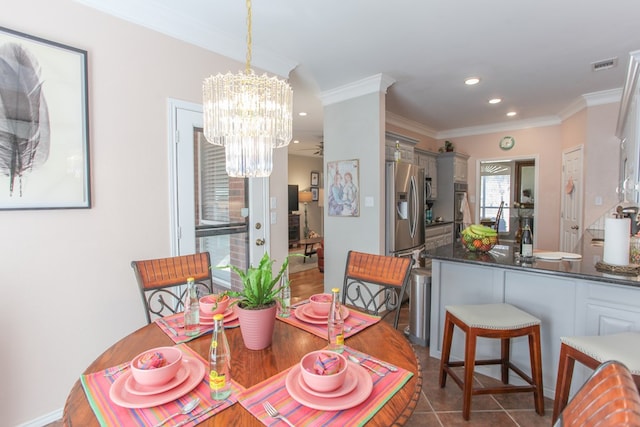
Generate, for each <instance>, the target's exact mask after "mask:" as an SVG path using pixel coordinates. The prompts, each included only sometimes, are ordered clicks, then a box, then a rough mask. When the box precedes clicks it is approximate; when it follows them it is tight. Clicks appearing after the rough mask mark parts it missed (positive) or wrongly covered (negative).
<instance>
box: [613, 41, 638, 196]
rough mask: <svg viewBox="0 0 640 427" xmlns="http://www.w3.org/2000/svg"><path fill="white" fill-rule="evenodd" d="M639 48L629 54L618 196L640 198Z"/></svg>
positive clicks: (622, 107)
mask: <svg viewBox="0 0 640 427" xmlns="http://www.w3.org/2000/svg"><path fill="white" fill-rule="evenodd" d="M638 80H640V50H637V51H634V52H631V53H630V54H629V72H628V73H627V81H626V82H625V84H624V89H623V92H622V100H621V102H620V113H619V114H618V124H617V127H616V136H617V137H618V138H619V139H620V172H619V181H618V188H624V189H625V191H624V192H620V194H619V195H618V197H619V198H620V201H622V200H623V199H627V200H630V201H634V202H640V196H639V195H640V192H639V191H638V190H636V189H635V185H634V184H635V183H637V182H638V180H639V179H640V170H638V169H639V168H638V166H639V163H640V85H639V84H638Z"/></svg>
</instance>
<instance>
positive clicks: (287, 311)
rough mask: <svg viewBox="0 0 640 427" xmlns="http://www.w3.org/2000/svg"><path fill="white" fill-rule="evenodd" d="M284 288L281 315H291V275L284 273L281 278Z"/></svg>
mask: <svg viewBox="0 0 640 427" xmlns="http://www.w3.org/2000/svg"><path fill="white" fill-rule="evenodd" d="M280 283H281V285H282V290H281V291H280V317H289V316H290V315H291V286H289V285H290V282H289V277H287V274H286V273H284V274H283V275H282V278H281V279H280Z"/></svg>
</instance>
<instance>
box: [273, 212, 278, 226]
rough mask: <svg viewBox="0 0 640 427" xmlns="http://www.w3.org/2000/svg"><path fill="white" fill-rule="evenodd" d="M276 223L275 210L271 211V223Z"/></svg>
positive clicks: (276, 215)
mask: <svg viewBox="0 0 640 427" xmlns="http://www.w3.org/2000/svg"><path fill="white" fill-rule="evenodd" d="M277 223H278V214H277V213H276V212H271V224H277Z"/></svg>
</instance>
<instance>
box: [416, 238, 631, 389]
mask: <svg viewBox="0 0 640 427" xmlns="http://www.w3.org/2000/svg"><path fill="white" fill-rule="evenodd" d="M575 252H576V253H580V255H582V259H578V260H565V259H563V260H560V261H545V260H540V259H536V260H534V261H533V262H531V263H521V262H520V260H519V259H518V257H517V256H516V254H515V251H514V250H513V247H511V246H506V245H504V246H500V245H498V246H496V247H494V248H493V249H492V250H491V252H489V253H486V254H483V253H473V252H469V251H467V250H466V249H465V248H464V247H462V245H460V244H459V243H454V244H451V245H447V246H443V247H440V248H437V249H434V250H430V251H427V257H429V258H431V259H432V277H431V331H430V332H431V346H430V354H431V356H433V357H436V358H440V355H441V350H442V334H443V325H444V315H445V306H447V305H452V304H489V303H508V304H512V305H514V306H516V307H518V308H520V309H522V310H525V311H527V312H528V313H530V314H532V315H534V316H536V317H538V318H539V319H540V320H541V321H542V370H543V382H544V389H545V396H547V397H549V398H553V396H554V393H555V383H556V376H557V369H558V357H559V355H560V337H561V336H573V335H606V334H612V333H616V332H622V331H629V330H636V331H638V330H640V282H639V281H638V280H639V279H638V277H637V276H623V275H615V274H611V273H607V272H601V271H598V270H597V269H596V268H595V265H596V263H597V262H598V261H600V260H601V258H602V246H598V245H593V244H591V239H588V240H585V241H584V242H581V243H580V245H579V247H578V249H577V250H576V251H575ZM454 335H455V336H454V341H453V347H452V352H451V355H452V358H455V359H458V360H462V359H463V356H464V342H463V334H462V333H461V332H460V331H459V330H456V332H455V334H454ZM499 352H500V347H499V340H479V341H478V348H477V357H478V358H491V357H495V355H498V354H499ZM511 355H512V360H513V361H514V363H515V364H516V365H517V366H519V367H520V368H521V369H523V370H524V371H525V372H527V373H530V368H529V348H528V343H527V341H526V340H525V339H516V340H513V341H512V349H511ZM578 365H579V364H576V371H575V374H574V387H573V388H572V392H575V390H576V387H577V386H579V385H580V384H582V383H583V382H584V381H585V380H586V377H587V376H588V375H589V373H590V371H589V370H587V369H586V368H582V367H578ZM476 369H477V370H478V371H479V372H482V373H484V374H487V375H490V376H492V377H494V378H499V377H500V376H499V375H500V374H499V370H498V368H497V367H487V366H484V367H477V368H476ZM512 381H513V383H514V384H521V383H522V382H521V381H520V380H519V378H517V376H512Z"/></svg>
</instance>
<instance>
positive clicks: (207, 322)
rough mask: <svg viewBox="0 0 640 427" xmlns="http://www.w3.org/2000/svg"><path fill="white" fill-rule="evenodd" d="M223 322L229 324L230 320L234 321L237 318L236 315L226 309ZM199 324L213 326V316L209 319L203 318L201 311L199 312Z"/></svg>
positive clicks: (229, 309) (231, 310)
mask: <svg viewBox="0 0 640 427" xmlns="http://www.w3.org/2000/svg"><path fill="white" fill-rule="evenodd" d="M223 316H224V322H225V323H227V322H231V321H232V320H236V319H237V318H238V313H236V311H235V310H234V309H232V308H227V309H226V310H225V311H224V313H223ZM200 324H201V325H213V316H211V317H203V316H202V311H201V312H200Z"/></svg>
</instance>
